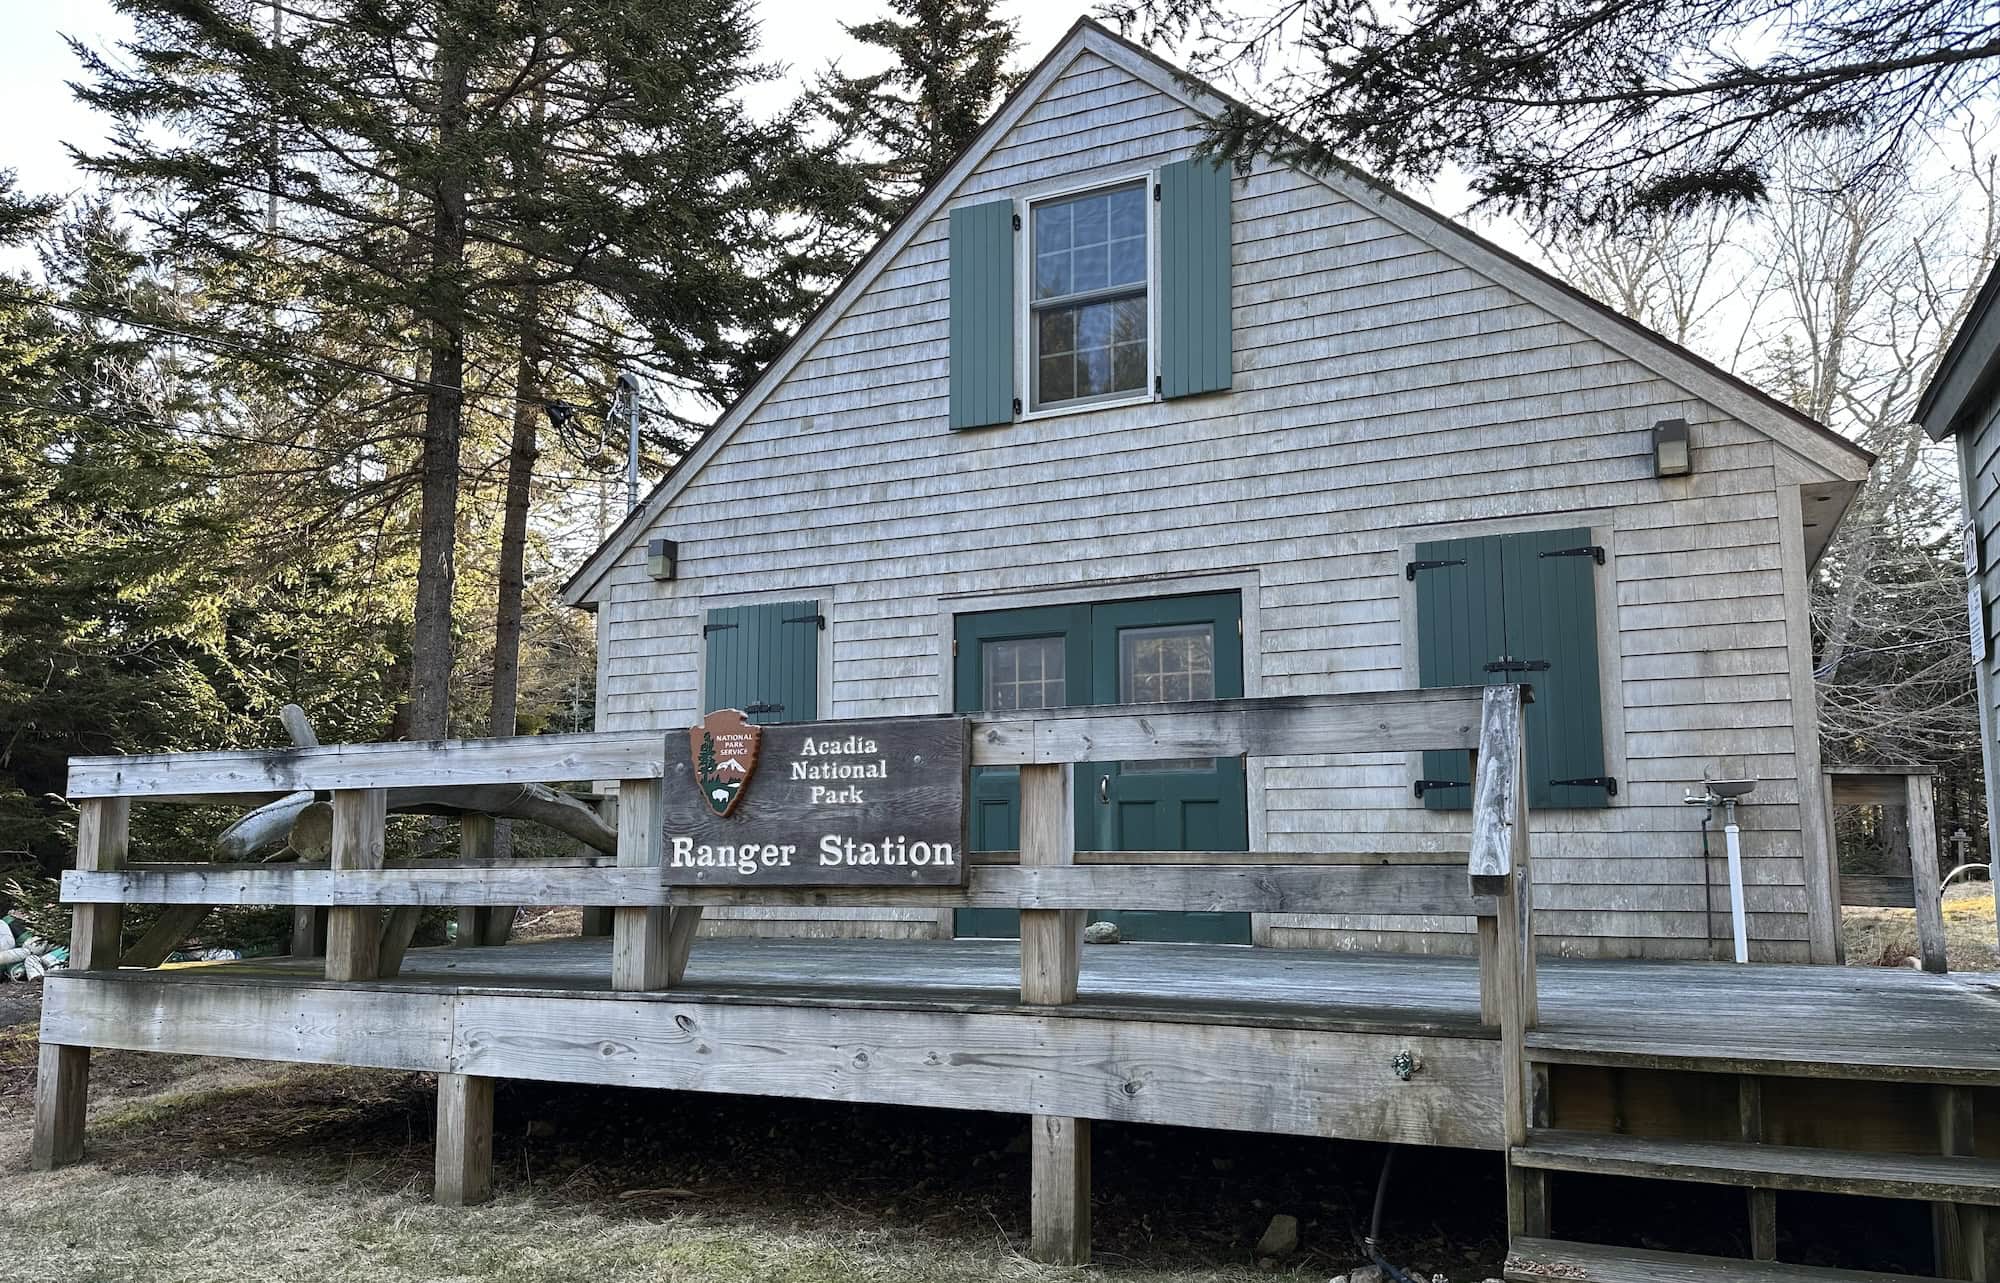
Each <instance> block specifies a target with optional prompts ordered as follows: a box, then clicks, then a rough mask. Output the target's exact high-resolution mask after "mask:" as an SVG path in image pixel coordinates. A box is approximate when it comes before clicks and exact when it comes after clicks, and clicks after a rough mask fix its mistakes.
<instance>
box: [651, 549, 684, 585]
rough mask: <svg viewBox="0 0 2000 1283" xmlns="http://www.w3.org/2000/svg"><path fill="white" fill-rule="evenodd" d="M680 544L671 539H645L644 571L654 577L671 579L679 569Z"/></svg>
mask: <svg viewBox="0 0 2000 1283" xmlns="http://www.w3.org/2000/svg"><path fill="white" fill-rule="evenodd" d="M680 561H681V546H680V544H678V543H676V542H675V541H673V540H672V539H648V540H647V541H646V573H647V574H649V575H651V576H652V577H653V578H655V579H672V578H673V577H674V574H675V572H676V571H678V570H679V569H680Z"/></svg>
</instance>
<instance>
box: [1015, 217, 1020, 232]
mask: <svg viewBox="0 0 2000 1283" xmlns="http://www.w3.org/2000/svg"><path fill="white" fill-rule="evenodd" d="M1014 230H1015V231H1017V232H1018V231H1020V230H1021V216H1020V215H1019V214H1016V215H1014Z"/></svg>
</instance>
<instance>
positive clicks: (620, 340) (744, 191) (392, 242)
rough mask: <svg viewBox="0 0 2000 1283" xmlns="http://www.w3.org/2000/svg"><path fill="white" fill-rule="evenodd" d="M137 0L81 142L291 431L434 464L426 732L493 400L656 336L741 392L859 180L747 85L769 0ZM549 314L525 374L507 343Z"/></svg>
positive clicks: (400, 479) (405, 489)
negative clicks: (272, 0) (772, 114)
mask: <svg viewBox="0 0 2000 1283" xmlns="http://www.w3.org/2000/svg"><path fill="white" fill-rule="evenodd" d="M122 7H123V8H124V9H125V10H126V11H127V12H128V13H129V14H130V16H131V17H132V19H133V25H134V30H135V35H134V37H133V39H132V40H131V41H130V42H129V43H128V45H127V46H126V48H125V49H124V50H123V51H122V53H121V56H119V57H105V56H99V55H96V54H93V53H91V52H90V51H88V50H84V49H81V48H79V53H80V54H81V55H82V56H83V58H84V60H85V71H86V73H87V74H86V83H85V85H84V87H83V89H82V90H81V91H80V95H81V97H82V98H83V100H84V101H85V102H86V103H88V104H90V105H92V106H94V107H96V108H98V109H99V110H101V111H103V112H105V113H106V114H108V115H109V116H110V117H112V119H113V121H114V122H115V124H116V126H117V130H116V133H115V134H114V141H113V143H112V145H111V146H110V147H109V148H108V149H106V150H105V151H103V152H101V153H99V154H96V155H93V156H89V157H86V158H85V164H86V167H87V168H89V169H91V170H94V171H96V172H97V173H100V174H102V175H104V176H105V177H107V178H108V179H110V180H111V181H112V182H113V183H115V184H117V185H118V186H119V188H120V189H121V190H122V191H125V192H128V193H130V194H131V195H132V196H133V198H134V199H135V200H137V201H138V202H140V207H141V208H142V209H143V210H145V211H146V213H147V215H148V217H149V221H150V228H151V232H152V236H151V243H150V246H149V248H151V249H152V250H153V251H154V252H155V253H158V254H159V255H161V256H162V257H163V258H164V259H165V260H167V261H171V262H173V263H174V264H176V265H177V266H178V267H180V268H181V269H183V270H185V271H189V272H192V273H198V274H199V279H200V281H201V284H202V287H203V290H204V291H205V293H206V295H207V300H208V304H209V307H208V311H207V313H206V315H207V316H208V317H209V318H210V320H211V322H212V323H213V324H214V325H215V326H216V327H217V329H218V333H217V334H216V337H217V338H218V339H219V340H221V341H223V342H225V343H226V344H228V345H229V346H231V347H232V348H234V349H237V350H243V349H248V350H251V351H252V352H254V353H256V354H257V355H256V356H255V357H253V358H251V359H255V360H258V361H261V363H262V365H263V366H264V368H265V369H267V370H269V371H272V372H289V373H291V374H293V375H294V376H295V377H297V378H298V379H299V381H300V383H301V389H300V393H299V396H298V398H297V399H298V401H299V403H300V408H301V410H302V411H303V412H304V414H303V415H302V416H301V417H304V419H305V421H304V422H301V421H300V419H299V418H294V419H293V420H291V421H290V422H287V423H285V424H284V425H283V431H284V432H285V434H286V436H287V439H288V440H289V439H296V438H297V437H299V436H300V435H301V434H306V435H309V436H312V437H315V438H318V440H317V441H316V445H317V447H318V448H319V449H321V450H323V451H331V452H334V453H336V454H337V453H340V452H342V451H343V449H344V448H345V449H346V450H348V451H349V452H350V453H351V454H353V455H359V456H363V458H364V459H365V460H366V461H371V462H379V464H380V465H381V466H382V467H383V468H384V469H386V470H387V474H388V475H387V476H386V477H384V478H382V479H380V480H378V481H376V482H374V483H372V486H371V498H372V499H381V500H383V501H384V502H385V503H393V502H398V501H407V500H408V499H409V498H410V497H411V493H410V492H411V491H414V492H415V494H414V498H415V502H416V506H417V508H418V513H417V518H416V522H415V524H416V527H417V538H418V544H419V548H418V555H417V563H416V564H417V576H416V582H417V594H416V601H415V605H414V609H413V617H412V621H411V630H410V655H409V660H408V673H409V682H410V699H409V707H408V713H407V716H406V718H405V719H404V729H405V731H406V733H407V734H409V735H411V736H416V737H430V736H437V735H442V734H445V733H447V731H448V729H449V721H450V718H449V715H448V714H449V709H450V706H451V704H450V694H451V678H452V672H453V664H454V654H453V651H454V649H455V636H454V603H455V598H456V596H457V594H456V591H455V578H456V574H457V554H458V548H457V540H458V531H459V528H460V525H461V514H460V511H459V500H460V487H461V480H462V476H461V474H462V472H463V464H464V451H465V448H466V443H467V440H468V437H467V434H468V432H477V431H479V430H481V428H482V426H483V425H482V424H481V423H480V422H479V421H478V419H479V416H482V415H483V416H487V417H498V418H500V419H502V420H510V419H513V418H514V417H515V416H513V415H512V414H511V410H512V408H513V407H514V406H515V405H516V404H517V403H516V401H515V398H516V397H517V396H523V397H530V398H532V397H540V396H548V395H549V391H548V389H551V388H568V387H572V386H576V385H581V386H582V387H583V388H584V389H586V390H588V391H593V392H595V393H596V394H597V396H598V398H599V399H601V398H602V395H603V391H604V389H605V388H606V386H607V385H608V383H609V379H610V376H611V374H612V372H613V371H615V369H616V368H617V366H618V365H619V364H620V363H621V362H623V361H627V360H633V359H636V360H638V361H640V362H641V363H643V364H645V365H647V366H649V367H651V368H652V369H653V371H654V372H655V375H656V378H657V380H658V381H659V382H660V383H661V384H662V385H664V386H666V387H670V388H672V389H674V390H675V391H676V392H678V393H680V394H683V395H680V396H677V397H675V398H674V401H675V403H676V405H677V406H684V405H690V404H692V405H697V406H698V405H699V404H700V403H702V402H708V403H711V404H713V403H716V402H719V401H720V400H722V399H723V398H725V397H727V396H728V395H729V394H730V393H732V392H733V391H734V390H735V389H737V388H738V387H740V386H741V385H742V384H743V382H744V381H746V380H747V379H748V378H749V377H751V376H752V375H753V374H754V373H755V372H756V371H757V370H758V369H760V368H761V367H762V365H763V364H764V363H765V362H766V361H767V360H768V359H769V357H770V355H771V354H772V353H773V352H774V351H775V350H776V348H777V346H778V344H779V342H780V341H781V336H782V334H783V333H784V332H785V331H786V330H787V329H789V328H790V326H791V325H792V324H793V323H794V322H795V321H796V319H797V318H798V317H799V316H800V315H801V314H802V313H803V311H804V310H805V307H806V305H807V303H808V300H809V298H810V297H811V294H812V292H813V290H814V289H815V288H816V287H817V285H818V284H819V278H820V277H822V276H823V275H824V271H825V268H824V266H823V265H821V264H820V263H819V262H818V258H817V256H818V254H819V253H820V251H819V250H818V249H817V248H816V247H815V245H814V237H815V229H816V227H817V225H818V222H819V213H820V211H822V210H824V209H826V208H829V207H831V200H830V197H829V196H828V194H827V191H826V190H823V189H822V183H824V184H826V185H828V186H829V188H839V187H840V186H841V185H843V184H844V183H846V182H847V181H848V180H847V179H846V178H845V177H844V176H843V175H841V174H840V173H839V172H838V171H835V170H832V169H830V168H829V167H827V166H825V165H824V164H823V163H822V162H821V161H820V160H819V159H818V158H817V155H816V153H815V152H814V150H813V149H812V148H809V147H807V146H805V145H804V144H803V143H802V142H801V126H802V123H803V122H802V119H801V118H800V117H799V116H798V115H797V113H792V114H787V115H785V116H784V117H782V118H781V119H779V120H778V121H776V122H762V121H758V120H754V119H752V118H750V117H749V116H748V114H747V113H746V112H745V110H744V108H743V107H742V105H741V91H742V90H744V89H745V88H747V87H749V86H751V85H753V84H756V83H759V82H761V81H763V80H765V79H768V78H769V77H770V75H771V74H772V73H771V72H770V71H769V70H768V69H766V68H764V67H762V66H761V65H759V64H758V63H756V62H755V60H754V59H755V24H754V22H753V21H752V15H751V11H750V6H749V4H748V0H519V2H518V3H512V4H506V5H493V4H490V3H485V2H484V0H412V2H411V3H408V4H400V5H394V6H383V5H381V4H378V3H375V2H374V0H313V2H311V3H307V4H303V5H302V4H298V3H289V2H288V3H287V5H286V6H285V12H286V13H287V14H288V15H289V17H288V20H287V22H286V25H285V30H284V37H283V39H282V40H277V41H274V40H272V39H271V38H270V32H269V23H268V17H267V13H268V11H267V10H266V8H265V7H264V6H263V5H251V4H233V5H219V6H211V5H186V4H182V3H178V2H177V0H126V3H125V4H124V5H123V6H122ZM529 174H535V175H538V177H536V179H535V181H523V179H524V177H525V176H527V175H529ZM274 207H275V208H276V209H277V210H278V211H279V213H278V216H277V217H276V218H275V219H274V218H272V217H271V215H270V212H269V211H270V210H271V209H273V208H274ZM530 300H536V301H535V302H533V303H531V302H530ZM544 307H546V308H549V309H560V310H551V311H550V312H548V314H547V315H545V316H544V315H541V310H542V309H543V308H544ZM524 325H527V326H528V327H529V328H531V329H532V330H533V331H534V333H535V335H536V336H537V341H538V343H539V346H540V349H541V356H540V359H539V360H536V359H534V358H533V355H532V354H531V356H530V365H531V366H533V367H536V368H533V369H530V370H529V371H527V372H526V373H527V374H528V375H529V376H530V377H528V378H527V379H526V380H525V382H524V381H523V380H521V379H520V378H519V377H516V378H509V377H508V375H507V373H505V372H503V371H513V372H514V373H515V374H516V375H517V376H518V375H519V374H520V373H521V371H519V370H518V368H516V367H517V362H518V359H519V355H520V348H519V346H518V345H519V343H520V341H521V338H522V335H523V333H524V328H523V327H524ZM510 351H511V352H512V354H513V358H514V359H508V358H506V357H502V356H499V354H500V353H506V352H510ZM334 353H338V356H339V359H338V360H337V361H332V362H329V361H328V360H327V359H326V358H328V357H329V356H330V355H332V354H334ZM496 358H497V359H496ZM308 371H310V372H308ZM523 388H525V389H527V390H525V391H521V390H519V389H523ZM496 406H499V407H504V408H502V409H499V410H496V409H495V407H496ZM315 412H319V417H313V416H314V414H315ZM700 417H701V416H700V414H699V413H698V412H697V413H696V414H695V415H693V416H692V417H691V418H684V419H681V420H673V419H671V418H670V419H668V420H667V423H668V430H667V433H666V439H665V442H664V444H665V445H666V446H667V447H668V448H670V449H673V448H681V447H684V445H685V443H686V441H687V440H688V439H689V437H690V435H691V432H692V430H693V428H694V427H696V426H697V424H698V420H699V418H700ZM522 453H523V454H524V455H531V454H532V451H524V452H522ZM503 729H504V728H503Z"/></svg>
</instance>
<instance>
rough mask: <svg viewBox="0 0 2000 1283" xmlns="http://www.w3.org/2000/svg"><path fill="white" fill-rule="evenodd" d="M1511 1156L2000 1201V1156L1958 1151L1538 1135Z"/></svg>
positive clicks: (1772, 1183)
mask: <svg viewBox="0 0 2000 1283" xmlns="http://www.w3.org/2000/svg"><path fill="white" fill-rule="evenodd" d="M1513 1160H1514V1162H1515V1163H1516V1164H1519V1165H1522V1166H1528V1167H1535V1168H1540V1169H1543V1170H1546V1171H1570V1172H1593V1173H1596V1174H1598V1175H1608V1176H1638V1177H1643V1178H1646V1179H1649V1180H1679V1181H1697V1182H1701V1183H1703V1184H1710V1185H1741V1186H1747V1187H1754V1188H1759V1189H1783V1190H1808V1191H1813V1192H1817V1193H1822V1194H1862V1195H1868V1196H1871V1197H1876V1198H1912V1199H1922V1200H1926V1201H1930V1202H1958V1203H1978V1204H1981V1205H1984V1206H1989V1207H1990V1206H2000V1160H1994V1159H1984V1158H1968V1157H1964V1156H1960V1155H1951V1156H1937V1155H1918V1154H1877V1153H1859V1152H1856V1153H1849V1152H1846V1151H1842V1150H1833V1149H1808V1148H1800V1147H1794V1146H1790V1145H1746V1144H1743V1143H1741V1142H1738V1141H1687V1140H1664V1139H1661V1138H1658V1137H1650V1136H1648V1137H1638V1136H1619V1135H1613V1134H1610V1133H1597V1132H1588V1133H1586V1132H1538V1133H1536V1134H1535V1135H1534V1136H1533V1137H1531V1138H1530V1140H1529V1142H1528V1143H1527V1144H1526V1145H1525V1146H1516V1147H1515V1149H1514V1151H1513Z"/></svg>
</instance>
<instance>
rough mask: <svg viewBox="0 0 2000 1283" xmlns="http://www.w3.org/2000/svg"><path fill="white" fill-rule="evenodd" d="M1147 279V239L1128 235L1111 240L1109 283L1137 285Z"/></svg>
mask: <svg viewBox="0 0 2000 1283" xmlns="http://www.w3.org/2000/svg"><path fill="white" fill-rule="evenodd" d="M1145 279H1146V240H1145V238H1144V237H1127V238H1125V239H1124V240H1116V241H1113V242H1111V267H1110V272H1109V283H1110V284H1112V285H1137V284H1140V283H1141V282H1143V281H1144V280H1145Z"/></svg>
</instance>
